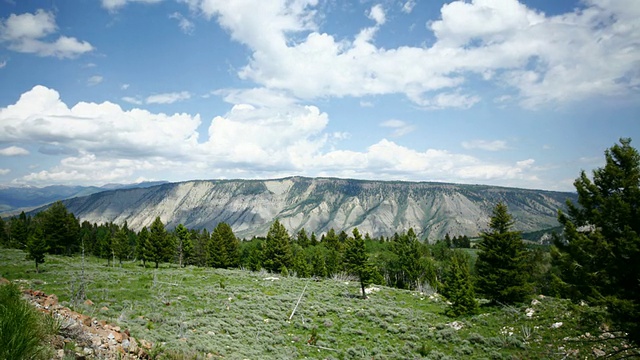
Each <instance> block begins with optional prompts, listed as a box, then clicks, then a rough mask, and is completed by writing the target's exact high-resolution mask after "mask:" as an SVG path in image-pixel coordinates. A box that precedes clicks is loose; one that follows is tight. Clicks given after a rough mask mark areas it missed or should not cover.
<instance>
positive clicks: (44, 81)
mask: <svg viewBox="0 0 640 360" xmlns="http://www.w3.org/2000/svg"><path fill="white" fill-rule="evenodd" d="M638 18H640V4H639V3H638V2H637V0H584V1H556V0H535V1H534V0H531V1H524V2H518V1H515V0H473V1H452V2H445V1H413V0H409V1H407V0H402V1H386V0H381V1H365V0H361V1H346V2H340V1H335V0H326V1H324V0H288V1H287V0H260V1H258V0H254V1H249V0H234V1H218V0H178V1H174V0H101V1H98V0H82V1H64V0H63V1H57V0H56V1H54V0H47V1H37V0H34V1H17V0H13V1H12V0H0V84H1V86H0V184H2V185H8V186H16V185H32V186H44V185H51V184H67V185H70V184H79V185H103V184H107V183H131V182H138V181H145V180H168V181H181V180H190V179H220V178H243V179H255V178H259V179H265V178H277V177H283V176H290V175H302V176H333V177H347V178H359V179H382V180H411V181H445V182H455V183H471V184H490V185H501V186H515V187H523V188H534V189H549V190H563V191H564V190H573V186H572V183H573V180H574V179H575V178H576V177H578V176H579V173H580V171H581V170H586V171H588V172H590V171H591V170H592V169H594V168H595V167H598V166H602V164H603V160H604V156H603V153H604V150H605V149H607V148H608V147H610V146H612V145H613V144H614V143H616V142H617V141H618V139H619V138H621V137H631V138H632V139H634V141H633V142H632V145H635V146H636V148H638V147H640V145H639V144H640V116H639V115H640V23H639V22H638V21H637V19H638Z"/></svg>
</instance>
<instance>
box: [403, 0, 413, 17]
mask: <svg viewBox="0 0 640 360" xmlns="http://www.w3.org/2000/svg"><path fill="white" fill-rule="evenodd" d="M415 6H416V2H415V0H408V1H407V2H406V3H404V4H403V5H402V12H404V13H406V14H410V13H411V12H412V11H413V8H414V7H415Z"/></svg>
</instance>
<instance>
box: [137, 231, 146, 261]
mask: <svg viewBox="0 0 640 360" xmlns="http://www.w3.org/2000/svg"><path fill="white" fill-rule="evenodd" d="M147 246H149V230H148V229H147V227H146V226H145V227H143V228H142V230H140V232H139V233H138V246H136V257H137V258H138V259H140V260H142V267H147V260H148V259H147V254H148V253H149V250H147Z"/></svg>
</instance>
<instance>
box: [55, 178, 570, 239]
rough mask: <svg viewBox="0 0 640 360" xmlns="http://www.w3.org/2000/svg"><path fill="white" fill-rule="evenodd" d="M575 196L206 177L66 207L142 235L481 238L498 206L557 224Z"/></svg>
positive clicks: (520, 225) (529, 224) (534, 221)
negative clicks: (280, 231)
mask: <svg viewBox="0 0 640 360" xmlns="http://www.w3.org/2000/svg"><path fill="white" fill-rule="evenodd" d="M567 198H575V195H574V194H571V193H561V192H551V191H540V190H525V189H514V188H502V187H492V186H482V185H454V184H444V183H425V182H420V183H418V182H384V181H365V180H347V179H330V178H313V179H310V178H301V177H291V178H285V179H277V180H206V181H205V180H200V181H188V182H180V183H170V184H163V185H159V186H153V187H149V188H138V189H119V190H113V191H104V192H101V193H97V194H92V195H89V196H85V197H78V198H74V199H68V200H65V201H64V203H65V205H66V206H67V208H68V209H69V211H71V212H73V213H74V214H75V215H76V216H78V217H79V218H80V219H81V220H82V221H84V220H87V221H89V222H96V223H103V222H109V221H113V222H115V223H124V222H125V221H127V223H128V225H129V227H130V228H132V229H135V230H139V229H141V228H142V227H143V226H149V225H150V224H151V223H152V222H153V220H154V219H155V217H156V216H160V218H161V219H162V221H163V222H164V223H165V224H167V226H168V227H169V228H172V227H174V226H176V225H178V224H180V223H182V224H184V225H185V226H187V227H188V228H196V229H200V228H207V229H209V230H211V229H212V228H213V227H215V226H216V224H218V223H219V222H226V223H228V224H229V225H231V227H232V228H233V230H234V232H235V233H236V235H238V236H239V237H245V238H247V237H251V236H254V235H257V236H264V235H265V234H266V233H267V230H268V228H269V226H270V225H271V223H272V222H273V220H274V219H276V218H277V219H279V220H280V221H281V222H282V223H283V224H284V225H285V226H286V227H287V229H288V230H289V231H290V232H292V233H293V232H296V231H298V230H299V229H301V228H305V229H306V230H307V232H309V233H311V232H312V231H314V232H316V233H323V232H326V231H327V230H329V229H330V228H334V229H336V230H338V231H340V230H345V231H351V229H353V228H354V227H358V229H359V230H360V232H361V233H369V234H370V235H371V236H379V235H385V236H389V235H392V234H393V233H394V232H402V231H406V230H408V229H409V228H413V229H414V230H415V231H416V233H417V234H418V235H420V236H421V237H426V238H428V239H429V240H433V239H439V238H442V237H444V235H445V234H446V233H449V234H451V236H455V235H468V236H476V235H477V234H478V232H479V231H481V230H483V229H486V227H487V222H488V218H489V215H490V213H491V210H492V208H493V206H494V205H495V204H496V203H497V202H499V201H503V202H505V203H506V204H507V205H508V207H509V211H510V212H511V213H512V214H513V216H514V218H515V219H516V225H515V227H516V228H517V229H519V230H522V231H534V230H540V229H546V228H550V227H553V226H557V225H558V223H557V221H556V213H557V209H559V208H562V207H563V205H564V202H565V200H566V199H567Z"/></svg>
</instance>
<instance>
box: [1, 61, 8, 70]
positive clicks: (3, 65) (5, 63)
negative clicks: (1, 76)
mask: <svg viewBox="0 0 640 360" xmlns="http://www.w3.org/2000/svg"><path fill="white" fill-rule="evenodd" d="M5 66H7V60H4V61H0V69H2V68H3V67H5Z"/></svg>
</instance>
